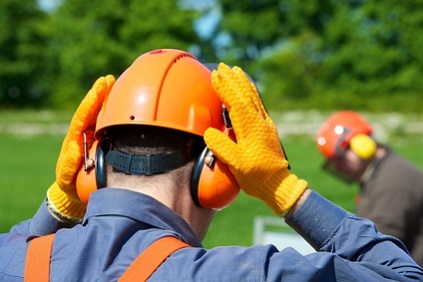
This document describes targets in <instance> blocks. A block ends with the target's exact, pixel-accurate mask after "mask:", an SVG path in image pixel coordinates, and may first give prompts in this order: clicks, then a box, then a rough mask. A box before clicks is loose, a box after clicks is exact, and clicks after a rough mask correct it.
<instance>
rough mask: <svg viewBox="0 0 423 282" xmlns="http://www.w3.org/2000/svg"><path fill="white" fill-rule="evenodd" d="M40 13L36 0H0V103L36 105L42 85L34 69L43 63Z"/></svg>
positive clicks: (40, 102)
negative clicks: (39, 83)
mask: <svg viewBox="0 0 423 282" xmlns="http://www.w3.org/2000/svg"><path fill="white" fill-rule="evenodd" d="M44 18H45V15H44V13H43V12H42V11H41V10H40V9H39V8H38V6H37V1H35V0H29V1H16V0H4V1H1V2H0V29H1V32H0V65H1V68H0V105H2V107H3V108H5V107H11V106H14V105H17V106H20V107H28V106H31V107H37V106H40V105H41V104H42V102H43V101H42V95H43V92H42V89H41V88H40V86H39V85H38V83H37V82H38V78H37V76H36V73H37V70H39V69H40V68H41V67H42V64H43V57H44V56H43V55H44V54H43V53H42V50H43V47H44V43H45V37H44V35H43V34H42V32H41V28H40V25H41V23H42V21H43V20H44Z"/></svg>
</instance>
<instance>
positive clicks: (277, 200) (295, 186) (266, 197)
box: [259, 170, 308, 217]
mask: <svg viewBox="0 0 423 282" xmlns="http://www.w3.org/2000/svg"><path fill="white" fill-rule="evenodd" d="M264 187H277V188H276V189H274V188H273V189H268V190H261V191H262V192H263V193H262V194H261V195H259V198H261V199H262V200H263V201H264V202H265V203H266V204H267V205H268V206H269V207H270V208H271V209H272V210H273V212H274V213H275V214H276V215H278V216H280V217H284V216H285V215H286V214H287V213H288V212H289V211H290V210H291V208H292V206H293V205H294V204H295V203H296V202H297V200H298V199H299V198H300V197H301V195H302V194H303V193H304V191H305V190H306V189H307V187H308V183H307V181H305V180H303V179H298V177H297V176H296V175H295V174H291V173H290V172H289V171H288V170H284V171H282V172H281V173H280V174H278V175H277V176H276V175H275V176H274V177H272V178H270V179H269V180H268V181H266V184H265V185H264Z"/></svg>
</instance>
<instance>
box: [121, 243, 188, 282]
mask: <svg viewBox="0 0 423 282" xmlns="http://www.w3.org/2000/svg"><path fill="white" fill-rule="evenodd" d="M186 247H189V245H188V244H186V243H184V242H182V241H181V240H179V239H177V238H175V237H163V238H161V239H159V240H157V241H156V242H154V243H153V244H151V245H150V246H149V247H148V248H147V249H145V250H144V252H142V253H141V254H140V255H139V256H138V257H137V258H136V259H135V260H134V261H133V262H132V264H131V265H130V266H129V267H128V269H126V271H125V272H124V273H123V275H122V277H121V278H120V279H119V282H132V281H147V279H148V278H149V277H150V276H151V274H153V273H154V271H156V269H157V268H158V267H159V266H160V265H161V264H162V263H163V262H164V261H165V260H166V258H167V257H169V256H170V255H171V254H172V253H174V252H176V251H177V250H179V249H182V248H186Z"/></svg>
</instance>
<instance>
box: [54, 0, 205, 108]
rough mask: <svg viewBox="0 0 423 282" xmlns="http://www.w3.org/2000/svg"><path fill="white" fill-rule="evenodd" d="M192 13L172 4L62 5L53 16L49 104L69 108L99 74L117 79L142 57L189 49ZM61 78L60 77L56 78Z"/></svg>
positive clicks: (76, 1) (77, 2)
mask: <svg viewBox="0 0 423 282" xmlns="http://www.w3.org/2000/svg"><path fill="white" fill-rule="evenodd" d="M195 16H196V14H194V13H192V12H190V11H189V10H182V9H180V8H178V6H177V3H176V2H175V1H154V0H146V1H142V2H140V1H135V0H126V1H118V0H113V1H100V0H96V1H89V2H87V1H83V0H74V1H64V3H63V5H62V6H60V7H59V8H58V10H57V11H56V12H55V13H54V14H52V15H51V18H50V19H49V20H50V23H49V26H51V27H52V30H51V34H52V36H51V38H50V42H49V52H50V56H51V58H52V59H51V61H52V62H55V63H54V64H51V65H50V68H49V70H48V73H47V76H49V77H53V76H55V75H56V76H57V78H56V79H54V80H53V84H50V87H51V89H52V94H51V96H50V102H51V104H52V105H53V106H54V107H56V108H73V107H76V105H78V104H79V101H80V100H81V98H82V97H83V95H85V93H86V91H87V90H88V89H89V88H90V87H91V85H92V83H93V82H94V81H95V80H96V79H97V78H98V77H99V76H101V75H107V74H113V75H115V76H116V77H118V76H119V75H120V74H121V73H122V72H123V71H124V70H125V69H126V68H127V67H128V66H129V65H130V64H131V63H132V61H133V60H134V59H135V58H136V57H138V56H139V55H140V54H142V53H145V52H147V51H150V50H154V49H159V48H175V49H184V50H186V49H188V48H189V46H190V44H192V43H194V42H196V41H197V40H198V37H197V35H196V33H195V32H194V29H193V20H194V18H195ZM58 74H62V75H58Z"/></svg>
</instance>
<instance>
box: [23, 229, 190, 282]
mask: <svg viewBox="0 0 423 282" xmlns="http://www.w3.org/2000/svg"><path fill="white" fill-rule="evenodd" d="M53 239H54V234H50V235H46V236H42V237H38V238H35V239H33V240H32V241H31V242H30V243H29V246H28V251H27V257H26V263H25V274H24V281H25V282H44V281H45V282H48V281H49V280H50V257H51V250H52V248H53ZM186 247H189V245H188V244H186V243H184V242H182V241H180V240H179V239H177V238H175V237H163V238H161V239H159V240H157V241H156V242H154V243H153V244H151V245H150V246H149V247H148V248H147V249H145V250H144V252H142V253H141V254H140V255H139V256H138V257H137V258H136V259H135V260H134V261H133V262H132V264H131V265H130V266H129V267H128V268H127V269H126V271H125V272H124V273H123V275H122V277H121V278H120V279H119V281H120V282H132V281H147V279H148V278H149V277H150V276H151V275H152V274H153V273H154V271H156V269H157V268H158V267H159V266H160V265H161V264H162V263H163V262H164V261H165V260H166V258H167V257H169V256H170V255H171V254H172V253H174V252H176V251H177V250H179V249H182V248H186Z"/></svg>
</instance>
